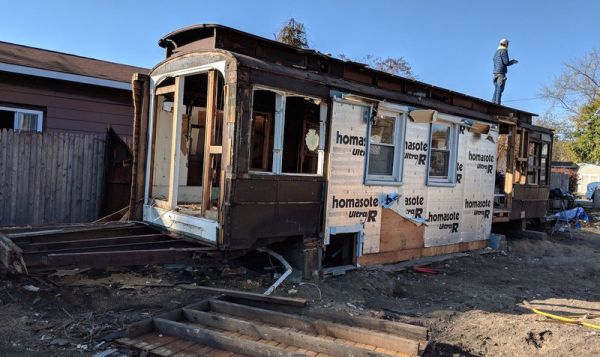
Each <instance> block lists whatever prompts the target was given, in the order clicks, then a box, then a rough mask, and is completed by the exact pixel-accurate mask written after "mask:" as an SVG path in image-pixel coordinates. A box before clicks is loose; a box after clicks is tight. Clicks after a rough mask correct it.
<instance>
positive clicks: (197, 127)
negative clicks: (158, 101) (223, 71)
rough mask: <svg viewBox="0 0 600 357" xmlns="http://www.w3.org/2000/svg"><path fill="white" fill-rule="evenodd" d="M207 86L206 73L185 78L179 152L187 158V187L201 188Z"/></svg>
mask: <svg viewBox="0 0 600 357" xmlns="http://www.w3.org/2000/svg"><path fill="white" fill-rule="evenodd" d="M207 86H208V74H206V73H202V74H197V75H193V76H188V77H185V84H184V89H183V93H184V96H183V105H184V113H183V117H182V128H181V150H182V154H183V156H184V157H186V158H187V186H202V174H203V167H204V166H203V165H204V140H205V130H204V129H205V127H206V104H207V103H206V101H207V92H208V90H207ZM217 122H218V120H217Z"/></svg>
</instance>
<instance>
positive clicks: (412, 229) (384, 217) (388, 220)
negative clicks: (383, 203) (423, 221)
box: [379, 208, 425, 252]
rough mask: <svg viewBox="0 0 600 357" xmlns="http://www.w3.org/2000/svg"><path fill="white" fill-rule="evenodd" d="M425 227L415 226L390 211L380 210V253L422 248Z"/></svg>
mask: <svg viewBox="0 0 600 357" xmlns="http://www.w3.org/2000/svg"><path fill="white" fill-rule="evenodd" d="M424 232H425V226H423V225H421V226H417V225H416V224H414V223H413V222H411V221H409V220H407V219H406V218H403V217H402V216H400V215H399V214H398V213H396V212H394V211H393V210H391V209H387V208H384V209H382V210H381V241H380V243H379V251H380V252H390V251H395V250H404V249H414V248H422V247H423V235H424Z"/></svg>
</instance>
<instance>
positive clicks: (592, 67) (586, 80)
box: [541, 48, 600, 115]
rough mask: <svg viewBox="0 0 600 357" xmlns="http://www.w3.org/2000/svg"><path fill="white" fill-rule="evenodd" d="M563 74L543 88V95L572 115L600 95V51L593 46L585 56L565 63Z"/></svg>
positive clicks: (576, 113)
mask: <svg viewBox="0 0 600 357" xmlns="http://www.w3.org/2000/svg"><path fill="white" fill-rule="evenodd" d="M564 66H565V68H564V70H563V72H562V74H561V75H560V76H558V77H556V78H555V79H554V82H553V83H552V84H551V85H549V86H545V87H544V88H542V91H541V96H542V97H544V98H547V99H549V100H550V101H551V103H552V105H553V106H554V107H556V106H558V107H559V108H561V109H563V110H564V111H566V112H567V113H568V114H570V115H578V114H579V112H580V109H581V108H582V106H584V105H588V104H590V103H593V102H594V101H595V100H596V99H598V98H599V97H600V51H598V49H596V48H593V49H592V50H591V51H590V52H589V53H587V54H585V55H584V56H583V57H581V58H579V59H577V60H575V61H571V62H569V63H565V65H564Z"/></svg>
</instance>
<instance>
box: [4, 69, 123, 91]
mask: <svg viewBox="0 0 600 357" xmlns="http://www.w3.org/2000/svg"><path fill="white" fill-rule="evenodd" d="M0 71H4V72H11V73H18V74H25V75H28V76H36V77H44V78H51V79H58V80H61V81H68V82H76V83H84V84H91V85H95V86H101V87H109V88H116V89H125V90H129V91H130V90H131V83H129V82H119V81H113V80H110V79H102V78H96V77H90V76H83V75H80V74H73V73H65V72H58V71H50V70H47V69H41V68H35V67H27V66H19V65H15V64H10V63H2V62H0Z"/></svg>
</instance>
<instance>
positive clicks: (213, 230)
mask: <svg viewBox="0 0 600 357" xmlns="http://www.w3.org/2000/svg"><path fill="white" fill-rule="evenodd" d="M144 222H147V223H149V224H151V225H155V226H160V227H164V228H166V229H167V230H170V231H174V232H178V233H183V234H185V235H188V236H191V237H198V238H201V239H204V240H207V241H210V242H213V243H217V229H218V228H219V224H218V223H217V222H216V221H213V220H211V219H207V218H202V217H195V216H190V215H186V214H183V213H181V212H177V211H173V210H167V209H164V208H159V207H155V206H149V205H144Z"/></svg>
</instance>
